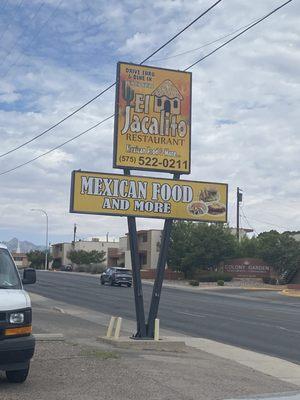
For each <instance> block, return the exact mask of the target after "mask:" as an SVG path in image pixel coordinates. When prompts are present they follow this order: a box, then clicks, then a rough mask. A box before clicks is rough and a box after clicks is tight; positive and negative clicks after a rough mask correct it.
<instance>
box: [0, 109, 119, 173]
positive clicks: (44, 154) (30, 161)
mask: <svg viewBox="0 0 300 400" xmlns="http://www.w3.org/2000/svg"><path fill="white" fill-rule="evenodd" d="M112 117H114V114H113V115H110V116H109V117H107V118H105V119H103V120H102V121H100V122H97V124H95V125H93V126H91V127H90V128H88V129H86V130H85V131H83V132H81V133H79V134H78V135H76V136H73V137H72V138H71V139H69V140H66V141H65V142H64V143H61V144H59V145H58V146H56V147H54V148H53V149H50V150H48V151H46V152H45V153H43V154H40V155H39V156H37V157H35V158H33V159H31V160H29V161H26V162H24V163H22V164H19V165H17V166H16V167H14V168H10V169H8V170H6V171H3V172H0V176H1V175H4V174H8V173H9V172H12V171H15V170H16V169H19V168H21V167H24V166H25V165H28V164H30V163H32V162H33V161H36V160H38V159H39V158H42V157H44V156H46V155H47V154H50V153H52V152H53V151H55V150H57V149H59V148H61V147H63V146H65V145H66V144H68V143H70V142H72V141H73V140H75V139H78V138H79V137H80V136H83V135H84V134H86V133H88V132H90V131H91V130H93V129H95V128H97V127H98V126H99V125H102V124H103V123H104V122H106V121H108V120H109V119H111V118H112Z"/></svg>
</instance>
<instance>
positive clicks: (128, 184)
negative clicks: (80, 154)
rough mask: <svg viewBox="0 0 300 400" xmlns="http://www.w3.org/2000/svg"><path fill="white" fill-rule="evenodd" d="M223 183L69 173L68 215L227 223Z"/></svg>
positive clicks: (79, 172)
mask: <svg viewBox="0 0 300 400" xmlns="http://www.w3.org/2000/svg"><path fill="white" fill-rule="evenodd" d="M227 191H228V186H227V184H224V183H212V182H193V181H185V180H172V179H161V178H150V177H145V176H126V175H117V174H106V173H100V172H83V171H73V173H72V186H71V203H70V212H73V213H82V214H103V215H119V216H134V217H143V218H174V219H185V220H194V221H207V222H226V221H227Z"/></svg>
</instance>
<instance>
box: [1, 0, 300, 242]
mask: <svg viewBox="0 0 300 400" xmlns="http://www.w3.org/2000/svg"><path fill="white" fill-rule="evenodd" d="M40 4H41V3H40V1H39V0H36V1H34V2H32V6H31V7H33V8H34V7H36V8H37V7H38V6H39V5H40ZM57 4H58V1H54V0H51V1H50V0H49V1H48V2H47V7H50V8H49V9H48V8H47V7H46V8H45V15H44V18H45V17H46V16H47V15H49V12H50V11H51V10H53V8H54V7H55V6H56V5H57ZM210 4H211V2H210V1H208V0H207V1H201V2H200V1H196V0H194V1H189V2H186V1H179V0H178V1H171V0H170V1H154V2H153V3H152V2H151V3H150V2H149V3H148V2H143V3H141V2H140V1H134V0H126V1H124V2H123V1H122V2H120V1H116V0H115V1H112V2H109V3H107V2H104V1H100V2H92V1H90V0H84V1H81V0H76V1H75V2H63V3H62V5H61V7H60V8H59V9H58V11H57V14H56V16H55V17H53V19H52V20H51V21H50V22H49V24H48V25H46V26H45V27H44V28H43V30H42V31H41V33H40V35H39V36H38V37H37V38H36V41H34V42H33V44H32V46H30V40H31V39H30V38H32V34H33V33H34V32H36V30H35V29H36V26H35V25H33V24H32V26H29V27H28V29H27V30H24V26H23V25H22V18H21V17H22V13H21V11H20V15H18V18H15V19H14V20H13V21H12V24H11V27H10V29H9V32H8V33H7V34H6V37H7V41H8V42H7V43H6V44H5V46H9V44H11V43H14V42H15V40H16V39H17V38H18V37H19V35H20V33H22V32H24V35H23V36H24V37H23V38H22V40H20V41H19V42H18V46H17V47H16V49H15V50H14V52H13V54H12V55H11V57H10V61H9V62H7V61H6V62H5V63H3V65H0V76H2V75H3V74H4V73H6V71H7V69H8V68H9V66H10V65H11V63H12V62H13V60H16V59H18V57H20V56H21V58H20V60H19V61H18V62H17V63H16V65H15V66H14V67H13V68H11V69H10V71H9V73H8V74H7V76H6V77H5V78H4V79H2V80H1V85H0V141H1V146H0V153H2V152H4V151H7V150H9V149H10V148H11V147H14V146H16V145H18V144H20V143H22V142H23V141H25V140H27V139H29V138H31V137H32V136H34V135H35V134H36V133H38V132H41V131H43V130H44V129H47V128H48V127H49V126H50V125H52V124H54V123H55V122H57V121H58V120H59V119H61V118H63V117H64V116H65V115H66V114H67V113H69V112H71V111H73V110H74V109H75V108H77V107H78V106H79V105H81V104H82V103H84V102H85V101H86V100H88V99H89V98H92V97H93V96H94V95H96V94H97V93H98V92H100V91H101V90H102V89H103V88H105V87H106V86H107V85H108V84H110V83H112V82H113V81H114V79H115V68H116V65H115V64H116V61H117V60H118V58H119V56H120V55H121V56H122V58H123V59H127V60H131V61H134V62H138V61H140V60H141V58H144V57H145V56H147V55H148V54H150V53H151V52H152V51H153V50H154V49H156V48H158V47H159V46H160V45H161V44H162V43H163V42H164V41H166V40H168V39H169V38H170V37H171V36H172V35H173V34H175V33H176V32H178V31H179V30H180V29H181V28H182V27H183V26H184V25H185V24H187V23H188V22H190V21H191V20H192V19H194V18H195V17H196V15H197V14H200V12H201V11H203V10H204V9H205V8H206V7H208V6H209V5H210ZM279 4H280V1H276V2H274V1H271V0H268V1H265V2H260V1H258V0H255V1H254V2H251V3H250V2H240V1H237V0H228V1H227V2H222V3H220V6H218V7H216V8H215V9H214V11H212V12H211V13H210V14H208V15H207V16H206V17H204V18H203V19H202V20H200V21H198V23H196V24H195V25H194V26H193V27H191V28H190V29H189V30H187V31H186V32H185V33H184V34H183V35H182V36H181V37H180V38H178V39H177V40H176V41H175V42H174V43H172V44H170V45H169V46H168V47H166V48H165V49H164V50H163V51H162V52H160V53H159V54H157V56H156V58H163V57H167V56H172V55H175V54H177V53H181V52H184V51H186V50H190V49H195V48H197V47H200V46H201V45H202V44H204V43H207V42H209V41H211V40H214V39H216V38H218V37H220V36H222V35H225V34H227V33H228V32H231V31H233V30H234V29H236V28H237V27H240V26H242V25H245V24H247V23H248V22H249V21H252V20H254V19H256V18H258V17H259V16H261V15H264V14H265V13H267V12H268V11H269V10H271V9H272V8H274V7H275V6H277V5H279ZM11 7H13V5H12V4H11ZM36 8H35V9H36ZM12 11H13V10H12ZM299 11H300V7H299V5H298V4H297V3H294V2H293V3H291V4H290V5H288V6H287V7H285V8H284V9H283V10H281V11H279V12H278V13H277V14H274V15H273V16H272V17H271V18H270V19H269V20H266V21H265V22H263V23H262V24H260V25H258V26H257V27H256V28H254V29H253V30H251V31H249V32H248V33H247V34H245V36H244V37H241V38H239V39H238V40H236V41H235V42H233V43H231V44H230V45H228V46H227V47H225V48H224V49H222V50H221V51H220V52H218V53H216V54H215V55H213V56H212V57H210V58H208V59H207V60H205V61H204V62H202V63H200V64H199V65H197V66H195V67H194V68H193V69H192V72H193V124H192V174H191V176H190V177H187V178H188V179H195V180H212V181H220V182H228V183H229V188H230V207H229V209H230V215H229V217H230V221H231V222H232V223H234V222H235V209H234V200H235V199H234V197H235V190H236V187H237V186H240V187H241V188H243V190H244V212H245V214H246V216H247V217H248V219H249V222H250V223H251V225H253V226H254V227H255V229H256V230H257V231H261V230H267V229H272V228H273V226H272V225H270V224H269V225H268V224H267V223H271V224H274V225H278V226H280V227H282V229H281V230H285V229H286V228H290V229H291V230H297V229H299V225H300V211H299V207H298V206H297V205H298V204H299V198H300V174H299V167H298V164H299V161H298V159H299V148H300V136H299V126H300V114H299V111H298V110H299V101H300V90H299V77H298V75H299V67H300V65H299V64H300V51H299V39H300V24H299ZM31 12H32V10H31ZM46 12H47V13H48V14H46ZM36 22H37V21H36ZM0 30H1V26H0ZM214 46H215V45H212V46H210V47H209V48H204V49H201V50H198V51H195V52H192V53H189V54H186V55H183V56H180V57H175V58H172V59H169V60H165V61H159V62H155V63H154V62H153V64H155V65H157V66H162V67H167V68H174V69H178V68H180V69H182V68H185V67H186V66H188V65H190V64H192V63H193V62H194V61H195V60H197V59H199V58H200V57H201V56H202V55H203V54H206V53H207V52H208V51H209V50H210V49H213V48H214ZM7 49H8V47H7V48H5V47H4V48H2V49H1V54H6V53H7ZM149 64H152V62H151V60H150V61H149ZM113 111H114V89H112V90H110V91H109V92H108V93H106V94H105V95H104V96H103V97H101V98H99V99H98V100H96V101H95V102H93V103H92V104H91V105H89V106H88V107H86V108H85V109H84V110H82V111H81V112H80V113H78V114H77V115H76V116H74V117H73V118H71V119H69V120H68V121H66V122H65V123H64V124H62V125H61V126H59V127H57V128H56V129H55V130H53V131H52V132H50V133H49V134H47V135H45V136H43V137H41V138H40V139H39V140H37V141H35V142H33V143H31V144H30V145H29V146H26V147H24V148H22V149H21V150H20V151H18V152H15V153H13V154H11V155H10V156H9V157H6V158H2V159H1V158H0V172H1V171H4V170H6V169H9V168H11V167H14V166H15V165H18V164H20V163H23V162H26V161H27V160H29V159H30V158H32V157H35V156H37V155H39V154H41V153H42V152H45V151H47V150H48V149H50V148H53V147H55V146H57V145H59V144H60V143H62V142H64V141H66V140H68V139H69V138H71V137H72V136H74V135H76V134H78V133H79V132H81V131H83V130H85V129H87V128H88V127H90V126H91V125H93V124H95V123H96V122H98V121H100V120H102V119H103V118H105V117H107V116H109V115H111V114H112V113H113ZM112 142H113V121H108V122H106V123H105V124H103V125H102V126H99V127H98V128H96V129H95V130H94V131H92V132H90V133H88V134H86V135H84V136H82V137H81V138H79V139H78V140H76V141H74V142H72V143H69V144H68V145H66V146H65V147H63V148H61V149H60V150H57V151H55V152H53V153H51V154H50V155H48V156H46V157H45V158H42V159H39V160H38V161H36V162H34V163H32V164H30V165H28V166H26V167H24V168H20V169H18V170H16V171H15V172H13V173H10V174H6V175H3V176H0V184H1V197H0V210H1V211H0V239H8V238H9V237H10V236H17V235H19V236H20V238H28V239H32V240H35V241H36V242H39V243H43V241H44V239H43V234H44V233H43V232H44V226H43V217H42V215H38V214H33V213H31V212H30V211H29V210H30V209H31V208H44V209H46V210H47V212H48V213H49V220H50V233H51V236H50V238H51V240H52V241H53V240H60V239H65V238H69V239H71V237H72V225H73V223H74V222H76V223H77V224H78V232H79V236H80V237H87V236H94V235H96V236H102V235H104V234H105V233H106V232H107V231H109V232H110V234H111V235H114V236H118V235H122V234H124V233H125V232H126V231H127V226H126V219H125V218H113V217H100V216H85V215H77V214H70V213H69V212H68V205H69V190H70V173H71V171H72V170H73V169H79V168H80V169H82V170H96V171H97V170H98V171H101V170H102V171H107V172H109V171H112ZM116 172H118V171H116ZM153 174H154V173H153ZM153 174H152V175H153ZM137 223H138V227H139V228H150V227H161V226H162V223H163V222H162V221H159V220H150V219H149V220H144V219H140V220H138V221H137ZM243 224H244V225H247V222H246V221H244V220H243Z"/></svg>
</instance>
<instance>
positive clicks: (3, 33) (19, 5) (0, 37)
mask: <svg viewBox="0 0 300 400" xmlns="http://www.w3.org/2000/svg"><path fill="white" fill-rule="evenodd" d="M23 3H24V0H21V1H20V3H19V4H18V6H17V10H18V9H19V8H21V7H22V5H23ZM3 9H4V7H3ZM12 16H13V17H14V14H13V13H12ZM12 20H13V18H12V19H9V20H8V23H7V24H6V26H5V28H4V30H3V32H2V34H1V36H0V42H1V40H2V39H3V37H4V35H5V34H6V32H7V31H8V29H9V27H10V26H11V24H12Z"/></svg>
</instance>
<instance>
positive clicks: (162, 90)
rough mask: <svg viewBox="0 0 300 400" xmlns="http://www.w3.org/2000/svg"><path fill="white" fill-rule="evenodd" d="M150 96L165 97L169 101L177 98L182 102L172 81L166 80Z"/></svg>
mask: <svg viewBox="0 0 300 400" xmlns="http://www.w3.org/2000/svg"><path fill="white" fill-rule="evenodd" d="M152 96H157V97H162V96H167V97H168V98H169V99H175V98H178V99H180V100H183V97H182V95H181V93H180V92H179V90H178V89H177V87H176V86H175V85H174V83H173V82H172V81H170V80H169V79H166V80H165V81H163V83H161V84H160V85H159V86H158V87H157V88H156V89H155V90H154V91H153V92H152Z"/></svg>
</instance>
